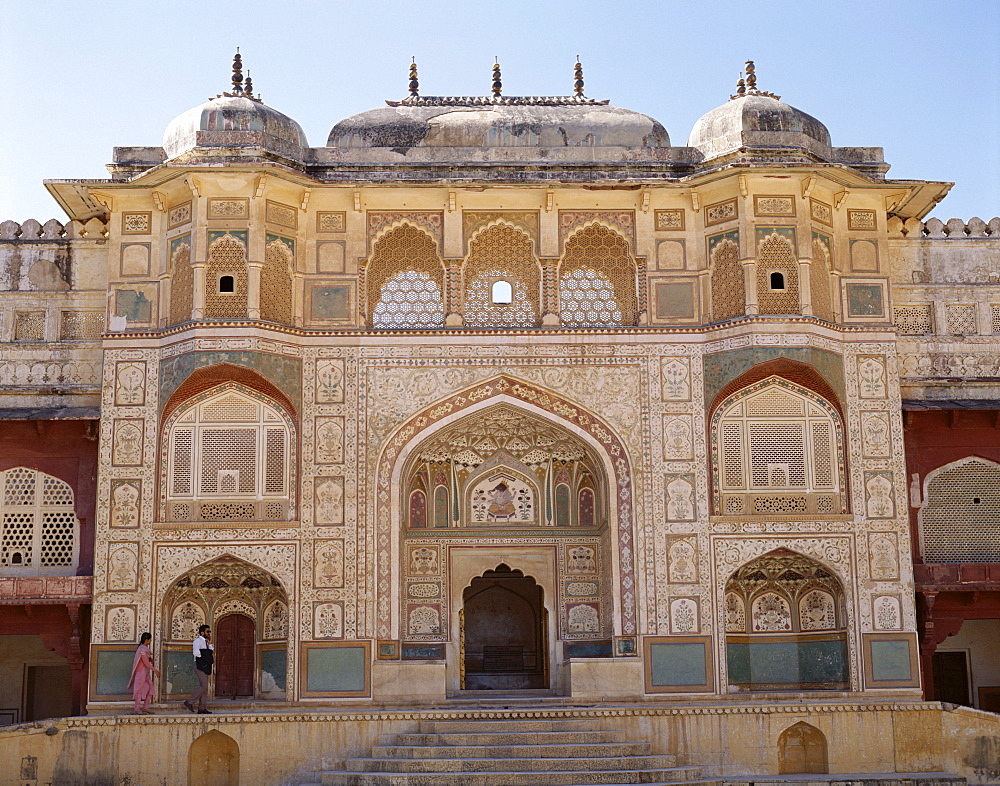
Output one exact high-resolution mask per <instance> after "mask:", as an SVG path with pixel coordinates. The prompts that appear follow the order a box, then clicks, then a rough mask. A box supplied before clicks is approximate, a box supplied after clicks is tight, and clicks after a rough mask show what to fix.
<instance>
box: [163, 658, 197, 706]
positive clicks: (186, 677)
mask: <svg viewBox="0 0 1000 786" xmlns="http://www.w3.org/2000/svg"><path fill="white" fill-rule="evenodd" d="M163 658H164V661H165V665H164V666H163V693H164V694H165V695H167V696H188V695H190V694H192V693H194V691H195V689H196V688H197V687H198V678H197V677H195V676H194V658H193V657H192V656H191V648H190V647H188V648H185V649H183V650H172V651H168V652H165V653H164V655H163Z"/></svg>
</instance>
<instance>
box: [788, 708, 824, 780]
mask: <svg viewBox="0 0 1000 786" xmlns="http://www.w3.org/2000/svg"><path fill="white" fill-rule="evenodd" d="M829 771H830V766H829V763H828V760H827V745H826V737H825V736H824V735H823V732H821V731H820V730H819V729H817V728H816V727H815V726H810V725H809V724H808V723H806V722H804V721H799V722H798V723H796V724H795V725H794V726H789V727H788V728H787V729H785V730H784V731H783V732H781V735H780V736H779V737H778V772H779V774H781V775H785V774H792V773H820V772H829Z"/></svg>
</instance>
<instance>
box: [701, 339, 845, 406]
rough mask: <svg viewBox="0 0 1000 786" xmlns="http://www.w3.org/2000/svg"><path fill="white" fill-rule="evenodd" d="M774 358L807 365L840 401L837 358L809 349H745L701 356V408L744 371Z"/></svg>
mask: <svg viewBox="0 0 1000 786" xmlns="http://www.w3.org/2000/svg"><path fill="white" fill-rule="evenodd" d="M778 358H787V359H789V360H797V361H799V362H800V363H808V364H809V365H810V366H812V367H813V368H815V369H816V371H818V372H819V373H820V375H822V377H823V378H824V379H825V380H826V381H827V382H829V383H830V387H832V388H833V389H834V390H835V391H836V392H837V395H838V396H840V399H841V400H842V401H843V400H844V398H845V390H846V387H845V385H844V359H843V358H842V357H841V356H840V355H837V354H834V353H833V352H827V351H826V350H823V349H812V348H809V347H749V348H747V349H736V350H733V351H732V352H720V353H718V354H715V355H706V356H705V359H704V361H703V363H704V368H705V405H706V406H708V405H711V403H712V401H713V399H715V396H716V395H717V394H718V392H719V391H720V390H722V388H724V387H725V386H726V385H727V384H729V383H730V382H731V381H732V380H734V379H736V377H738V376H739V375H740V374H742V373H743V372H744V371H746V370H747V369H749V368H751V367H752V366H756V365H758V364H759V363H766V362H767V361H769V360H777V359H778Z"/></svg>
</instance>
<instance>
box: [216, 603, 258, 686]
mask: <svg viewBox="0 0 1000 786" xmlns="http://www.w3.org/2000/svg"><path fill="white" fill-rule="evenodd" d="M215 638H216V642H215V695H216V696H217V697H218V698H220V699H221V698H229V699H235V698H236V697H237V696H253V695H254V686H253V684H254V645H255V644H256V635H255V630H254V624H253V620H252V619H250V618H249V617H247V616H245V615H243V614H228V615H226V616H225V617H223V618H222V619H221V620H219V621H218V622H216V624H215Z"/></svg>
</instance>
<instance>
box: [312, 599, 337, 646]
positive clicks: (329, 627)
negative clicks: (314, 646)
mask: <svg viewBox="0 0 1000 786" xmlns="http://www.w3.org/2000/svg"><path fill="white" fill-rule="evenodd" d="M313 635H314V636H315V637H316V638H317V639H339V638H340V637H341V636H343V635H344V609H343V607H342V606H341V605H340V604H339V603H320V604H318V605H317V606H316V609H315V611H314V613H313Z"/></svg>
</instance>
